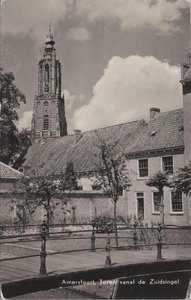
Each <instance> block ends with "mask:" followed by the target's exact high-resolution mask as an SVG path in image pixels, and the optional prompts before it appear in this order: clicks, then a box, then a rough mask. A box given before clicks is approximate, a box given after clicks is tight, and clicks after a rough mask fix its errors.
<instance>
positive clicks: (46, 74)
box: [44, 64, 50, 93]
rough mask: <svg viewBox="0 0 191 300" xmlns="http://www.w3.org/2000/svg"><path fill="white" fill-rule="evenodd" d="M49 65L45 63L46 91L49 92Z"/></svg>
mask: <svg viewBox="0 0 191 300" xmlns="http://www.w3.org/2000/svg"><path fill="white" fill-rule="evenodd" d="M49 77H50V75H49V65H48V64H46V65H45V87H44V91H45V93H49Z"/></svg>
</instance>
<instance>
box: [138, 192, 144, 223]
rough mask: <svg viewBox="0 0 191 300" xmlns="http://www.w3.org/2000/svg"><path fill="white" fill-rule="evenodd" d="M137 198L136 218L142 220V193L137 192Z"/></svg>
mask: <svg viewBox="0 0 191 300" xmlns="http://www.w3.org/2000/svg"><path fill="white" fill-rule="evenodd" d="M136 198H137V216H138V219H144V193H143V192H137V193H136Z"/></svg>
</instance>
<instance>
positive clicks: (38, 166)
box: [23, 120, 147, 176]
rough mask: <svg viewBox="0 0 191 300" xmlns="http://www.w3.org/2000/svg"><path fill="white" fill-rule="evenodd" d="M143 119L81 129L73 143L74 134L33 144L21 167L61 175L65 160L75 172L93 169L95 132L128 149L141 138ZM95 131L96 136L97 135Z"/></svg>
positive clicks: (31, 171) (38, 173)
mask: <svg viewBox="0 0 191 300" xmlns="http://www.w3.org/2000/svg"><path fill="white" fill-rule="evenodd" d="M144 126H147V124H146V123H145V121H144V120H140V121H134V122H129V123H125V124H120V125H114V126H109V127H106V128H100V129H97V130H96V131H95V130H92V131H87V132H83V134H82V136H81V138H80V139H79V140H78V142H77V143H75V137H74V135H68V136H64V137H60V138H54V139H53V138H52V139H49V140H47V141H45V142H39V143H35V144H33V145H32V146H31V147H30V149H29V151H28V153H27V155H26V161H25V163H24V165H23V166H26V167H30V170H29V171H30V172H29V173H30V174H31V175H32V174H34V172H35V173H36V174H37V175H38V176H40V175H43V174H49V173H54V174H60V173H61V172H62V171H63V170H64V169H65V167H66V164H67V161H72V162H73V164H74V169H75V171H77V172H87V171H93V170H94V169H95V165H96V157H95V153H96V151H98V147H97V145H99V142H98V138H97V135H98V136H100V137H101V138H104V140H106V141H107V142H109V143H110V142H111V141H117V142H118V144H119V145H122V146H123V147H124V150H125V151H127V149H128V148H129V147H131V145H132V144H133V143H135V141H136V140H137V139H138V138H139V137H140V135H141V133H142V130H143V128H144ZM96 132H97V135H96Z"/></svg>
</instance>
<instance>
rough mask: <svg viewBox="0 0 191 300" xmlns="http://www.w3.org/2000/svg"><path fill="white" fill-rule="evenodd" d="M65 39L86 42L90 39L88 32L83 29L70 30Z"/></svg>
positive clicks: (74, 28)
mask: <svg viewBox="0 0 191 300" xmlns="http://www.w3.org/2000/svg"><path fill="white" fill-rule="evenodd" d="M67 38H68V39H71V40H75V41H82V42H83V41H87V40H88V39H89V38H90V34H89V32H88V30H87V29H86V28H84V27H73V28H70V30H69V31H68V34H67Z"/></svg>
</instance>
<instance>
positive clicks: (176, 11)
mask: <svg viewBox="0 0 191 300" xmlns="http://www.w3.org/2000/svg"><path fill="white" fill-rule="evenodd" d="M185 8H188V5H187V4H186V2H185V0H175V1H169V0H104V1H99V0H98V1H90V0H78V1H77V13H78V14H79V15H80V16H83V15H86V19H87V20H89V21H90V22H95V21H100V20H105V19H107V20H117V21H118V22H119V24H120V26H121V28H122V29H124V30H125V29H137V28H142V27H151V28H154V29H156V30H157V31H158V32H160V33H161V32H163V33H167V32H168V33H169V32H173V31H178V30H179V29H180V28H179V27H178V26H176V25H175V21H177V20H178V19H180V17H181V9H185Z"/></svg>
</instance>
